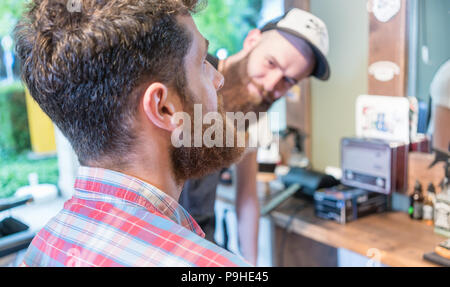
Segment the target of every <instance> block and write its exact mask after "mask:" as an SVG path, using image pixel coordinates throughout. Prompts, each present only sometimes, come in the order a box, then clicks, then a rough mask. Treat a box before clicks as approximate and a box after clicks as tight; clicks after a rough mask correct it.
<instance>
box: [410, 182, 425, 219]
mask: <svg viewBox="0 0 450 287" xmlns="http://www.w3.org/2000/svg"><path fill="white" fill-rule="evenodd" d="M423 200H424V198H423V194H422V185H421V184H420V182H419V181H418V180H416V184H415V186H414V192H413V194H412V195H411V196H410V198H409V210H408V213H409V216H410V217H411V218H412V219H422V211H423V210H422V209H423Z"/></svg>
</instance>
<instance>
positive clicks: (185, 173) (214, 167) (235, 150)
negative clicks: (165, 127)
mask: <svg viewBox="0 0 450 287" xmlns="http://www.w3.org/2000/svg"><path fill="white" fill-rule="evenodd" d="M186 98H190V99H192V95H187V97H186ZM187 105H188V106H189V107H188V110H187V111H186V112H187V113H188V114H189V116H190V117H191V119H194V108H193V106H194V103H188V104H187ZM218 113H219V114H220V115H221V116H222V117H221V118H222V119H223V124H222V127H223V133H222V134H223V141H224V142H223V145H222V146H221V147H217V146H213V147H207V146H204V144H203V141H202V146H201V147H195V146H194V123H193V120H192V121H191V140H192V143H191V147H184V146H182V147H179V148H176V147H174V146H171V151H170V154H171V160H172V166H173V173H174V175H175V179H176V181H177V183H179V184H181V183H183V182H184V181H186V180H187V179H191V178H200V177H203V176H205V175H207V174H210V173H212V172H215V171H218V170H220V169H222V168H224V167H228V166H230V165H231V164H233V163H234V162H236V161H238V160H239V159H240V157H241V156H242V155H243V153H244V152H245V147H238V146H237V134H238V131H237V128H236V126H233V125H232V126H229V127H228V129H229V130H230V129H232V130H233V134H234V139H235V140H234V145H233V147H227V146H226V130H227V127H226V126H227V123H228V122H227V121H226V116H225V112H224V109H223V103H222V99H221V96H219V97H218ZM203 116H204V115H203ZM211 125H212V124H211ZM211 125H204V124H203V125H202V134H205V131H206V130H207V129H208V128H209V127H210V126H211ZM239 133H242V131H241V132H239ZM245 136H246V137H247V136H248V135H247V134H245Z"/></svg>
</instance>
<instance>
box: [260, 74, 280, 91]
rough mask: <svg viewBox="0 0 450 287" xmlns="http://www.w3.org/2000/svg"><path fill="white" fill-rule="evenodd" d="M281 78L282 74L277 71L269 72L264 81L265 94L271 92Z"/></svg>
mask: <svg viewBox="0 0 450 287" xmlns="http://www.w3.org/2000/svg"><path fill="white" fill-rule="evenodd" d="M282 78H283V73H282V72H281V71H279V70H276V71H273V72H271V73H270V74H269V75H268V77H267V78H266V79H265V81H264V89H265V90H266V91H267V92H273V91H274V90H275V88H276V86H277V85H278V83H279V82H280V80H281V79H282Z"/></svg>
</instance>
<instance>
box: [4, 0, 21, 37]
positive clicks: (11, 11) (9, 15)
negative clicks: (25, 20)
mask: <svg viewBox="0 0 450 287" xmlns="http://www.w3.org/2000/svg"><path fill="white" fill-rule="evenodd" d="M26 2H28V1H26V0H2V1H0V38H1V37H4V36H6V35H10V34H11V32H12V31H13V29H14V26H15V25H16V23H17V20H18V19H19V18H20V16H21V15H22V12H23V11H24V7H25V6H24V4H25V3H26Z"/></svg>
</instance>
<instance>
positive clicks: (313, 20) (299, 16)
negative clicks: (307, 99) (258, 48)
mask: <svg viewBox="0 0 450 287" xmlns="http://www.w3.org/2000/svg"><path fill="white" fill-rule="evenodd" d="M260 30H261V32H266V31H269V30H277V31H278V32H280V34H281V35H282V36H283V37H284V38H285V39H286V40H288V41H289V42H290V43H291V44H292V45H293V46H294V47H296V48H297V47H298V41H299V40H298V39H299V38H300V39H303V40H304V41H306V42H307V43H308V44H309V46H310V47H311V49H312V51H313V53H314V55H315V57H316V66H315V68H314V70H313V72H312V76H314V77H316V78H318V79H320V80H323V81H326V80H328V78H329V77H330V66H329V64H328V61H327V58H326V56H327V55H328V49H329V38H328V30H327V26H326V25H325V23H324V22H323V21H322V20H320V19H319V18H318V17H316V16H314V15H313V14H311V13H309V12H307V11H304V10H301V9H298V8H293V9H291V10H289V11H288V12H287V13H286V14H284V15H283V16H281V17H278V18H275V19H274V20H272V21H270V22H269V23H267V24H265V25H264V26H263V27H262V28H261V29H260ZM296 42H297V43H296Z"/></svg>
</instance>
